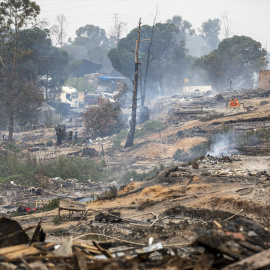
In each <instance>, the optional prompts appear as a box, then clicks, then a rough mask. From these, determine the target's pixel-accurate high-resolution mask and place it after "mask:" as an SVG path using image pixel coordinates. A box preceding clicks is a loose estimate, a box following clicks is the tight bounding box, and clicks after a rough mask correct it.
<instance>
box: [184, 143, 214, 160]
mask: <svg viewBox="0 0 270 270" xmlns="http://www.w3.org/2000/svg"><path fill="white" fill-rule="evenodd" d="M208 150H209V144H208V142H204V143H201V144H197V145H195V146H193V147H191V148H190V149H189V151H190V153H191V155H192V157H199V156H204V155H205V154H206V153H207V151H208Z"/></svg>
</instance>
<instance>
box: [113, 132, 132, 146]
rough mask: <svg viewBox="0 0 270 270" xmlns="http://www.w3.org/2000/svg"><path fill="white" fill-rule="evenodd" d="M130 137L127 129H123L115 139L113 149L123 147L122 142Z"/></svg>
mask: <svg viewBox="0 0 270 270" xmlns="http://www.w3.org/2000/svg"><path fill="white" fill-rule="evenodd" d="M127 135H128V130H127V129H122V130H121V131H120V132H119V133H118V134H117V135H116V137H115V138H114V139H113V147H116V148H117V147H121V142H122V141H123V140H124V139H126V137H127Z"/></svg>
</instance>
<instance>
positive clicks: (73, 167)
mask: <svg viewBox="0 0 270 270" xmlns="http://www.w3.org/2000/svg"><path fill="white" fill-rule="evenodd" d="M105 173H106V171H105V169H104V164H103V163H96V162H94V161H93V160H82V159H81V158H79V157H66V156H62V157H60V158H59V159H55V160H50V161H48V162H46V163H43V162H40V161H37V160H36V159H35V158H31V156H30V155H29V154H28V155H27V157H26V158H24V159H20V158H19V157H18V156H17V154H15V153H8V154H7V155H4V154H3V155H2V156H1V162H0V183H1V184H5V183H7V182H8V183H9V182H10V181H14V182H15V183H16V184H21V185H23V186H29V185H32V186H39V185H40V183H39V180H38V179H37V178H36V177H35V175H40V176H47V177H51V178H53V177H57V176H58V177H61V178H62V179H69V178H76V179H78V180H88V179H91V180H92V181H99V180H101V179H102V177H103V176H105Z"/></svg>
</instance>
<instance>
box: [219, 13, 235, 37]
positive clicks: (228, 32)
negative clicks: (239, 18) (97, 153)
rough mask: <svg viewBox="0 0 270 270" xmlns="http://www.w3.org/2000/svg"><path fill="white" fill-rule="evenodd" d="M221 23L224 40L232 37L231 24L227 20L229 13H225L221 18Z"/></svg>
mask: <svg viewBox="0 0 270 270" xmlns="http://www.w3.org/2000/svg"><path fill="white" fill-rule="evenodd" d="M222 23H223V35H224V38H229V37H230V36H232V34H233V33H232V29H233V28H234V25H233V23H232V22H231V20H230V18H229V12H228V11H226V12H225V13H224V15H223V16H222Z"/></svg>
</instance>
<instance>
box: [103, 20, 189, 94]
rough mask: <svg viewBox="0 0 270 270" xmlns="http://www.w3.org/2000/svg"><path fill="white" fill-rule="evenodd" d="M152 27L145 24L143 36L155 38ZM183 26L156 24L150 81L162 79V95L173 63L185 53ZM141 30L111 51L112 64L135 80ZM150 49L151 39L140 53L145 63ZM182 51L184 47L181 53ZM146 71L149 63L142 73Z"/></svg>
mask: <svg viewBox="0 0 270 270" xmlns="http://www.w3.org/2000/svg"><path fill="white" fill-rule="evenodd" d="M151 32H152V27H151V26H149V25H143V26H142V27H141V39H142V40H143V39H149V38H150V37H151ZM178 33H179V29H178V28H177V27H176V26H175V25H174V24H171V23H165V24H164V23H158V24H156V25H155V31H154V35H153V40H152V41H153V42H152V47H151V56H150V58H149V61H150V65H149V73H148V74H149V75H148V78H149V81H151V82H153V83H155V82H158V84H159V88H160V92H161V94H164V87H163V80H164V78H165V77H166V76H167V74H168V72H167V71H168V70H169V68H170V66H171V65H172V63H175V62H176V58H175V56H177V61H178V62H179V61H180V60H181V61H182V59H180V58H181V57H180V56H185V55H186V51H185V43H183V42H182V43H177V34H178ZM136 35H137V32H136V31H135V30H132V31H131V32H130V33H129V34H128V35H127V36H126V37H125V38H122V39H120V40H119V43H118V46H117V48H115V49H112V50H110V51H109V53H108V56H109V59H110V61H111V63H112V66H113V67H114V68H115V69H116V70H117V71H119V72H120V73H121V74H123V75H124V76H126V77H128V78H130V79H132V78H133V76H134V54H133V53H132V52H131V50H134V47H135V41H136ZM148 49H149V44H148V43H147V42H142V43H141V44H140V52H139V56H140V58H141V61H142V62H144V57H145V55H146V54H147V51H148ZM180 50H182V52H181V53H179V52H180ZM144 70H145V63H143V64H142V73H144Z"/></svg>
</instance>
